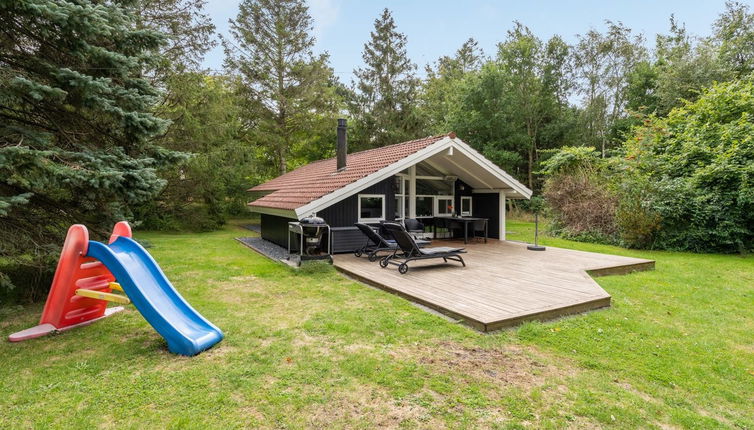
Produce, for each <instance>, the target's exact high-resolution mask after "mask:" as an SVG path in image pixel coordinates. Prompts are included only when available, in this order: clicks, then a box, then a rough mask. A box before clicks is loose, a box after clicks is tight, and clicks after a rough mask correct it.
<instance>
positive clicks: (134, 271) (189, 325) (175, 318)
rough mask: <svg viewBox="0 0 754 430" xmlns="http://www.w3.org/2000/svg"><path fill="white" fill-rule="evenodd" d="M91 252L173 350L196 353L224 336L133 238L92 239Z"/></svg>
mask: <svg viewBox="0 0 754 430" xmlns="http://www.w3.org/2000/svg"><path fill="white" fill-rule="evenodd" d="M87 256H89V257H93V258H96V259H97V260H99V261H101V262H102V264H104V265H105V267H107V268H108V270H110V272H112V274H113V275H114V276H115V279H116V280H117V281H118V283H120V285H121V286H122V287H123V291H124V292H125V293H126V295H128V298H130V299H131V302H132V303H133V304H134V306H136V309H138V310H139V312H141V314H142V315H143V316H144V319H146V320H147V322H149V324H151V325H152V327H154V329H155V330H157V332H158V333H159V334H160V335H161V336H162V337H163V338H165V340H166V341H167V343H168V349H169V350H170V351H171V352H173V353H175V354H181V355H196V354H199V353H200V352H202V351H204V350H205V349H207V348H210V347H212V345H214V344H216V343H217V342H220V341H221V340H222V339H223V332H222V331H220V329H219V328H217V327H216V326H215V325H214V324H212V323H211V322H209V321H207V319H205V318H204V317H203V316H202V315H201V314H199V312H197V311H196V310H194V308H192V307H191V305H189V304H188V303H187V302H186V300H184V299H183V297H181V295H180V294H178V291H176V289H175V288H174V287H173V285H172V284H171V283H170V281H169V280H168V278H167V277H166V276H165V274H164V273H162V269H160V266H158V265H157V262H155V261H154V259H153V258H152V256H151V255H149V253H148V252H147V251H146V250H145V249H144V248H143V247H142V246H141V245H139V244H138V243H137V242H136V241H134V240H133V239H131V238H128V237H124V236H120V237H118V239H117V240H115V242H113V243H111V244H110V245H105V244H103V243H100V242H94V241H90V242H89V249H88V252H87Z"/></svg>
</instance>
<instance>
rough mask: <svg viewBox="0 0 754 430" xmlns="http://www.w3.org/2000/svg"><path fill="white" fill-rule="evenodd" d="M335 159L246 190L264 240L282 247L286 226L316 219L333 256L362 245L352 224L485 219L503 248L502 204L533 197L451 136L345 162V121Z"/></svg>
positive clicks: (363, 154)
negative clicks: (326, 230) (327, 234)
mask: <svg viewBox="0 0 754 430" xmlns="http://www.w3.org/2000/svg"><path fill="white" fill-rule="evenodd" d="M337 153H338V156H337V157H335V158H331V159H327V160H321V161H316V162H313V163H310V164H307V165H305V166H302V167H299V168H298V169H296V170H293V171H291V172H289V173H286V174H284V175H282V176H279V177H277V178H275V179H273V180H270V181H268V182H265V183H263V184H261V185H258V186H256V187H254V188H251V189H250V190H249V191H250V192H252V193H253V194H252V195H253V197H255V198H256V199H255V200H254V201H252V202H251V203H249V207H250V208H251V210H252V211H253V212H257V213H260V214H261V234H262V238H263V239H266V240H269V241H271V242H274V243H277V244H278V245H281V246H287V235H288V222H289V221H295V220H299V219H301V218H304V217H307V216H310V215H316V216H318V217H321V218H324V219H325V221H326V222H327V223H328V224H329V225H330V226H331V228H332V241H333V243H332V246H333V251H334V252H336V253H337V252H351V251H353V250H354V249H355V248H357V247H358V246H360V245H362V244H363V242H364V236H363V235H362V234H361V232H359V231H358V230H357V229H356V228H355V227H354V226H353V225H354V223H356V222H364V223H367V224H377V223H379V222H380V221H393V220H396V221H400V220H403V219H405V218H416V219H419V220H421V221H423V222H424V223H425V225H431V224H432V223H433V221H434V220H436V219H437V218H440V217H450V216H473V217H482V218H488V219H489V236H490V237H492V238H496V239H500V240H505V228H504V227H505V209H506V205H505V202H506V199H528V198H530V197H531V190H529V189H528V188H527V187H525V186H524V185H523V184H521V183H520V182H518V181H517V180H515V179H513V177H511V176H510V175H509V174H507V173H506V172H504V171H503V170H502V169H500V168H499V167H498V166H496V165H495V164H494V163H492V162H491V161H490V160H488V159H486V158H485V157H484V156H482V155H481V154H480V153H479V152H477V151H476V150H474V149H473V148H471V147H470V146H469V145H468V144H466V143H464V142H463V141H461V140H460V139H459V138H458V137H456V135H455V133H448V134H444V135H438V136H432V137H426V138H423V139H417V140H412V141H409V142H403V143H399V144H396V145H390V146H385V147H382V148H376V149H370V150H366V151H361V152H355V153H352V154H347V146H346V130H345V121H344V120H339V122H338V146H337Z"/></svg>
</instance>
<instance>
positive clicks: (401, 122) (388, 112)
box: [350, 9, 424, 147]
mask: <svg viewBox="0 0 754 430" xmlns="http://www.w3.org/2000/svg"><path fill="white" fill-rule="evenodd" d="M362 58H363V59H364V67H363V68H358V69H356V70H354V74H355V75H356V78H357V79H358V82H357V83H355V85H354V86H355V97H354V100H352V101H351V103H350V110H351V113H352V115H353V116H354V118H355V119H356V126H357V129H356V135H357V143H358V145H359V146H361V147H378V146H384V145H389V144H393V143H398V142H402V141H404V140H409V139H414V138H417V137H420V134H421V133H422V131H423V128H424V126H423V123H422V121H421V120H420V117H419V115H418V112H417V96H418V94H417V92H418V91H417V90H418V87H419V83H420V81H419V79H418V78H417V77H416V75H415V71H416V65H415V64H414V63H412V62H411V60H410V59H409V58H408V55H407V53H406V36H405V35H404V34H402V33H399V32H398V30H397V27H396V25H395V20H394V19H393V16H392V14H391V13H390V11H389V10H388V9H385V10H384V11H383V12H382V16H380V17H379V18H378V19H376V20H375V22H374V31H372V32H371V39H370V40H369V42H367V43H366V44H365V45H364V52H363V53H362Z"/></svg>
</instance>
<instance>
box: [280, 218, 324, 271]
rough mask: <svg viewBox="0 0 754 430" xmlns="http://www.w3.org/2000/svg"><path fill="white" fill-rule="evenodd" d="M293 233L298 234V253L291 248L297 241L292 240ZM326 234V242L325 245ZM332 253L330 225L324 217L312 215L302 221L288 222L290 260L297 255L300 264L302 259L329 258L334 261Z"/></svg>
mask: <svg viewBox="0 0 754 430" xmlns="http://www.w3.org/2000/svg"><path fill="white" fill-rule="evenodd" d="M291 235H294V236H298V237H296V239H297V240H296V242H297V244H298V250H297V251H298V253H297V254H294V253H293V252H292V250H291V245H293V244H295V243H296V242H293V241H291ZM325 236H326V244H325V245H324V246H323V242H325V240H324V239H325ZM331 254H332V241H331V240H330V226H329V225H327V223H326V222H325V220H324V219H322V218H319V217H315V216H310V217H306V218H303V219H301V221H293V222H289V223H288V260H291V259H292V257H295V259H296V260H297V264H298V265H299V266H300V265H301V262H302V261H306V260H329V261H330V262H331V263H332V257H331Z"/></svg>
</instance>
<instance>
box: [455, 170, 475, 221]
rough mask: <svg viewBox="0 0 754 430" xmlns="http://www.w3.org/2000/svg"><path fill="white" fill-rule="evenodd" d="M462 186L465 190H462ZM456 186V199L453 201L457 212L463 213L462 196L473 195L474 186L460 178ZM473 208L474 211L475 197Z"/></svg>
mask: <svg viewBox="0 0 754 430" xmlns="http://www.w3.org/2000/svg"><path fill="white" fill-rule="evenodd" d="M461 186H463V190H461ZM455 187H456V199H455V200H456V201H455V202H453V207H454V208H455V211H456V214H458V215H461V196H473V194H472V188H471V187H470V186H469V184H467V183H465V182H463V181H462V180H460V179H458V180H457V181H456V184H455ZM471 206H472V208H471V210H472V213H473V211H474V208H473V206H474V199H471Z"/></svg>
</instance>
